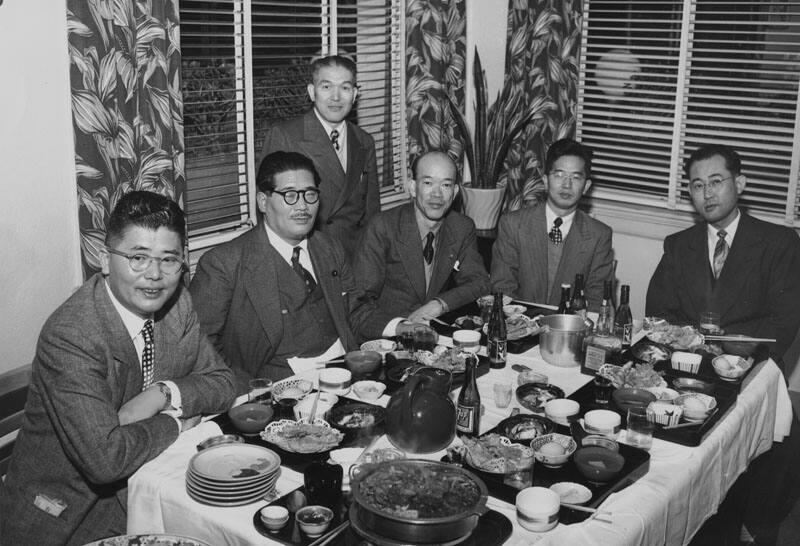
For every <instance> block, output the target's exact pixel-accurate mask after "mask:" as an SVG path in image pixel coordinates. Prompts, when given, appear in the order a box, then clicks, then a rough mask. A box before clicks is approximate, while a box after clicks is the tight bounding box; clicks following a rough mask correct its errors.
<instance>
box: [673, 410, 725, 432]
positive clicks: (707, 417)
mask: <svg viewBox="0 0 800 546" xmlns="http://www.w3.org/2000/svg"><path fill="white" fill-rule="evenodd" d="M718 411H719V408H714V409H713V410H711V411H710V412H708V415H706V418H705V419H703V420H702V421H693V422H688V423H680V424H678V425H667V426H665V427H664V428H662V429H661V430H675V429H676V428H688V427H693V426H697V425H702V424H704V423H706V422H708V420H709V419H711V418H712V417H713V416H714V414H715V413H717V412H718Z"/></svg>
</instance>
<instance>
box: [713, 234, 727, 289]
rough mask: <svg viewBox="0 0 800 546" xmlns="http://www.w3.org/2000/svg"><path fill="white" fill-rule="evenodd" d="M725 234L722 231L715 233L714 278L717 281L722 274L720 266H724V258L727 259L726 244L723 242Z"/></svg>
mask: <svg viewBox="0 0 800 546" xmlns="http://www.w3.org/2000/svg"><path fill="white" fill-rule="evenodd" d="M726 235H727V233H725V230H724V229H721V230H719V231H718V232H717V237H719V238H718V239H717V246H715V247H714V278H715V279H719V276H720V274H721V273H722V266H724V265H725V258H727V257H728V250H729V248H728V243H727V241H725V236H726Z"/></svg>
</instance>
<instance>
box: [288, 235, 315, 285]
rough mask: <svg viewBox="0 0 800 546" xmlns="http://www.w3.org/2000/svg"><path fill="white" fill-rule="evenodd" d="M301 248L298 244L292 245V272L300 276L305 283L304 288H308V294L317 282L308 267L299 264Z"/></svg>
mask: <svg viewBox="0 0 800 546" xmlns="http://www.w3.org/2000/svg"><path fill="white" fill-rule="evenodd" d="M301 250H302V249H301V248H300V247H299V246H296V247H294V249H293V250H292V269H294V272H295V273H297V274H298V275H299V276H300V278H301V279H302V280H303V282H304V283H306V290H308V293H309V294H310V293H311V292H313V291H314V289H315V288H316V287H317V283H316V281H315V280H314V277H313V276H312V275H311V273H310V272H309V271H308V269H306V268H305V267H303V266H302V265H301V264H300V251H301Z"/></svg>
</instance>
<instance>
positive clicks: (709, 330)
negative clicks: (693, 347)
mask: <svg viewBox="0 0 800 546" xmlns="http://www.w3.org/2000/svg"><path fill="white" fill-rule="evenodd" d="M720 320H721V317H720V314H719V313H717V312H715V311H703V312H702V313H700V333H701V334H703V335H720V334H722V327H721V326H720Z"/></svg>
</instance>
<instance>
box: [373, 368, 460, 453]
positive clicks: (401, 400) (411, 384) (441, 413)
mask: <svg viewBox="0 0 800 546" xmlns="http://www.w3.org/2000/svg"><path fill="white" fill-rule="evenodd" d="M386 434H387V436H388V437H389V441H390V442H391V443H392V445H394V446H395V447H397V448H398V449H400V450H402V451H407V452H411V453H433V452H435V451H439V450H442V449H444V448H446V447H447V446H448V445H450V443H451V442H452V441H453V438H454V437H455V434H456V407H455V405H454V404H453V401H452V400H450V397H449V393H448V392H447V391H445V390H443V389H442V388H441V386H440V385H436V382H435V380H434V379H433V378H432V377H430V376H426V375H417V374H414V375H411V376H410V377H409V378H408V379H407V380H406V383H405V385H404V386H403V387H402V388H401V389H400V390H398V391H397V392H395V393H394V394H393V395H392V398H391V399H390V400H389V404H388V405H387V406H386Z"/></svg>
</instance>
